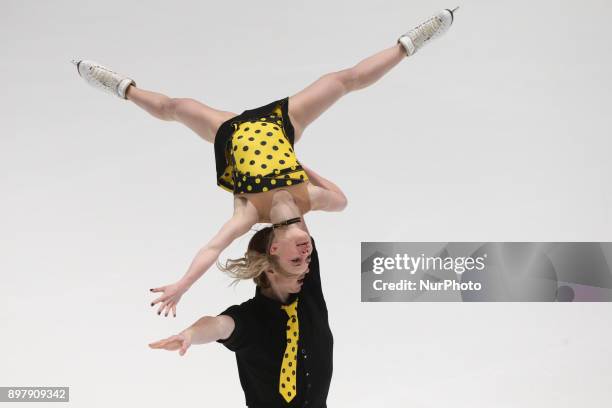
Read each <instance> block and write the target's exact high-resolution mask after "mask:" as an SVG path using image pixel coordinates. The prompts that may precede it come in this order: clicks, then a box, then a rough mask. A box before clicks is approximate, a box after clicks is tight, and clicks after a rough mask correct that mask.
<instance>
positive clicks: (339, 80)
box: [289, 9, 456, 142]
mask: <svg viewBox="0 0 612 408" xmlns="http://www.w3.org/2000/svg"><path fill="white" fill-rule="evenodd" d="M455 10H456V9H455ZM455 10H449V9H445V10H442V11H441V12H439V13H437V14H436V15H434V16H432V17H431V18H429V19H427V20H426V21H425V22H423V23H422V24H420V25H418V26H417V27H415V28H413V29H412V30H410V31H409V32H407V33H405V34H403V35H402V36H400V38H399V39H398V40H397V43H396V44H395V45H394V46H392V47H389V48H386V49H384V50H382V51H380V52H378V53H376V54H374V55H371V56H370V57H368V58H365V59H363V60H362V61H360V62H359V63H358V64H356V65H355V66H353V67H351V68H347V69H343V70H340V71H337V72H331V73H328V74H325V75H323V76H321V77H320V78H319V79H317V80H316V81H315V82H313V83H312V84H311V85H309V86H308V87H306V88H305V89H303V90H302V91H300V92H298V93H297V94H295V95H293V96H291V97H290V98H289V116H290V119H291V121H292V123H293V126H294V128H295V141H296V142H297V141H298V140H299V138H300V137H301V135H302V132H303V131H304V129H305V128H306V127H307V126H308V125H309V124H310V123H312V121H314V120H315V119H316V118H318V117H319V116H320V115H321V114H322V113H323V112H325V111H326V110H327V109H329V107H330V106H332V105H333V104H334V103H335V102H336V101H337V100H338V99H340V97H342V96H343V95H346V94H347V93H349V92H351V91H355V90H358V89H362V88H365V87H367V86H369V85H372V84H373V83H374V82H376V81H378V80H379V79H380V78H381V77H382V76H383V75H385V74H386V73H387V72H389V70H390V69H391V68H393V67H394V66H396V65H397V64H398V63H399V62H400V61H402V60H403V59H404V58H406V57H407V56H411V55H414V53H415V52H416V51H417V50H419V49H420V48H421V47H423V45H424V44H426V43H428V42H429V41H430V40H431V39H434V38H438V37H439V36H441V35H442V34H443V33H444V32H446V30H448V28H449V27H450V26H451V24H452V22H453V19H454V11H455Z"/></svg>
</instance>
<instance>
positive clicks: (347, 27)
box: [0, 0, 612, 408]
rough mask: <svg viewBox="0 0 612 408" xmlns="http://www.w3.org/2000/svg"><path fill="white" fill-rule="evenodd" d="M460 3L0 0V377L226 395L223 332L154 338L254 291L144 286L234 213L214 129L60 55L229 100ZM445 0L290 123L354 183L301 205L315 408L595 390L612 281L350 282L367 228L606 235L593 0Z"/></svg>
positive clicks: (437, 236) (598, 27)
mask: <svg viewBox="0 0 612 408" xmlns="http://www.w3.org/2000/svg"><path fill="white" fill-rule="evenodd" d="M455 5H456V4H454V3H443V2H440V1H437V0H436V1H387V2H384V3H383V2H374V1H369V2H364V1H354V0H352V1H331V2H330V1H327V2H324V1H321V0H312V1H308V2H295V1H294V2H289V1H274V2H273V1H214V2H213V1H176V2H167V1H166V2H128V3H126V2H120V1H115V0H113V1H105V2H86V1H72V2H69V1H53V2H45V1H37V2H36V1H16V0H11V1H7V0H4V1H2V3H1V4H0V45H1V48H2V55H3V56H2V60H1V63H0V73H1V74H2V78H3V82H2V97H1V98H0V112H1V113H0V114H1V115H2V121H1V125H0V126H1V128H0V129H1V132H0V182H1V188H2V190H1V194H2V196H1V200H0V214H1V215H0V217H1V222H0V245H1V250H0V251H1V253H0V274H1V275H0V276H1V278H0V279H1V280H0V288H1V293H0V319H1V329H0V330H1V335H0V385H1V386H10V385H17V386H46V385H56V386H70V390H71V395H70V397H71V402H70V404H69V405H70V406H73V407H107V406H111V405H114V406H138V407H165V406H174V407H177V406H183V407H201V406H209V407H210V406H215V407H216V406H219V407H239V406H243V401H244V397H243V393H242V390H241V388H240V384H239V381H238V375H237V368H236V363H235V359H234V355H233V354H232V353H231V352H229V351H228V350H226V349H225V348H224V347H222V346H220V345H218V344H209V345H202V346H194V347H192V348H191V349H190V350H189V351H188V353H187V355H186V356H185V357H179V356H178V354H176V353H171V352H167V351H161V350H151V349H149V348H148V347H147V344H148V343H149V342H151V341H154V340H157V339H160V338H163V337H166V336H168V335H171V334H174V333H176V332H178V331H180V330H181V329H183V328H185V327H187V326H188V325H189V324H191V323H192V322H193V321H195V320H196V319H197V318H198V317H200V316H202V315H207V314H208V315H214V314H216V313H218V312H220V311H221V310H223V309H225V307H227V306H228V305H231V304H235V303H239V302H241V301H243V300H245V299H247V298H249V297H250V296H252V294H253V290H254V286H253V285H252V283H250V282H243V283H241V284H240V285H239V286H238V288H237V289H232V288H228V287H227V285H228V284H229V283H230V279H229V278H228V277H226V276H225V275H223V274H222V273H221V272H219V271H218V270H217V269H216V268H212V269H211V270H210V271H209V272H207V273H206V274H205V275H204V277H203V278H202V279H201V280H200V281H199V282H198V283H197V284H196V285H195V286H194V287H193V288H192V289H191V290H190V291H189V292H187V294H186V295H185V296H184V297H183V300H182V301H181V303H180V304H179V306H178V316H177V317H176V318H163V317H159V316H158V315H157V314H155V313H154V311H153V310H152V309H151V308H150V307H149V302H150V301H151V300H152V299H153V296H152V295H151V294H150V293H149V292H148V289H149V288H150V287H154V286H160V285H163V284H168V283H172V282H174V281H175V280H176V279H178V278H179V277H180V276H182V274H183V273H184V272H185V270H186V268H187V267H188V265H189V263H190V262H191V259H192V257H193V256H194V255H195V253H196V251H197V250H198V249H199V248H200V247H201V246H202V245H203V244H205V243H206V242H207V241H208V239H210V238H211V237H212V234H214V233H215V232H216V231H217V229H218V228H219V227H220V225H221V224H222V222H223V221H224V220H225V219H226V218H227V217H229V216H230V215H231V211H232V209H231V195H230V194H229V193H227V192H226V191H223V190H222V189H220V188H219V187H217V186H216V183H215V173H214V156H213V147H212V145H211V144H208V143H206V142H205V141H203V140H202V139H200V138H199V137H198V136H197V135H195V133H193V132H191V131H190V130H189V129H188V128H186V127H185V126H183V125H181V124H179V123H176V122H163V121H160V120H158V119H155V118H153V117H152V116H149V115H148V114H147V113H146V112H145V111H143V110H141V109H140V108H138V107H137V106H136V105H134V104H132V103H131V102H129V101H125V100H120V99H119V98H117V97H113V96H110V95H107V94H103V93H102V92H100V91H97V90H95V89H93V88H91V87H89V86H88V85H87V84H85V82H84V81H83V80H82V79H81V78H80V77H79V76H78V74H77V72H76V69H75V67H74V66H73V65H72V64H70V63H69V60H70V59H71V58H77V57H78V58H84V59H93V60H95V61H98V62H100V63H102V64H105V65H107V66H109V67H110V68H112V69H114V70H116V71H119V72H121V73H124V74H126V75H129V76H131V77H132V78H134V79H135V80H136V82H137V84H138V85H139V87H141V88H144V89H149V90H154V91H157V92H162V93H165V94H167V95H169V96H173V97H191V98H195V99H198V100H200V101H202V102H203V103H206V104H208V105H210V106H212V107H215V108H217V109H222V110H227V111H233V112H236V113H240V112H242V111H243V110H245V109H250V108H254V107H257V106H261V105H264V104H267V103H269V102H271V101H273V100H276V99H280V98H282V97H285V96H289V95H293V94H295V93H297V92H298V91H299V90H301V89H302V88H304V87H305V86H307V85H308V84H309V83H311V82H312V81H314V80H316V79H317V78H319V77H320V76H321V75H322V74H324V73H326V72H331V71H335V70H340V69H344V68H348V67H350V66H352V65H354V64H356V63H357V62H359V61H360V60H361V59H363V58H365V57H367V56H369V55H371V54H374V53H375V52H378V51H380V50H382V49H384V48H387V47H389V46H391V45H393V44H394V43H395V41H396V40H397V37H398V36H399V35H400V34H402V33H404V32H406V31H408V30H409V29H410V28H412V27H413V26H415V25H417V24H418V23H420V22H421V21H422V20H424V19H425V18H427V17H429V16H430V15H431V14H433V13H434V12H436V11H438V10H439V9H442V8H445V7H454V6H455ZM459 5H460V6H461V9H460V10H459V11H458V12H457V15H456V20H455V23H454V25H453V27H451V29H450V30H449V32H448V33H447V34H445V36H444V37H442V38H441V39H439V40H436V41H435V42H433V43H432V44H431V45H428V46H426V47H425V48H423V49H422V50H420V51H419V52H418V53H417V54H416V55H415V56H414V57H411V58H407V59H405V60H404V61H402V62H401V63H400V64H399V65H398V66H396V67H395V68H394V69H393V70H392V71H390V72H389V73H388V74H387V75H386V76H385V77H384V78H382V79H381V80H380V81H379V82H377V83H375V84H374V85H372V86H370V87H368V88H366V89H363V90H360V91H357V92H354V93H352V94H349V95H346V96H345V97H344V98H342V99H341V100H340V101H338V102H337V104H335V105H333V106H332V107H331V108H330V109H329V110H328V111H327V112H325V113H324V114H323V115H322V116H321V117H320V118H319V119H318V120H317V121H316V122H314V123H313V124H312V125H311V126H310V127H308V128H307V130H306V131H305V133H304V135H303V137H302V139H301V140H300V142H299V143H298V144H297V145H296V148H297V153H298V158H299V160H300V161H302V162H304V163H305V164H307V165H309V166H311V167H313V168H314V169H315V170H317V171H318V172H320V174H322V175H323V176H325V177H328V178H330V179H331V180H333V181H334V182H336V183H337V184H338V185H339V186H340V187H341V188H342V189H343V190H344V191H345V192H346V194H347V196H348V197H349V206H348V208H347V209H346V210H345V211H344V212H342V213H313V214H309V215H307V217H306V218H307V220H308V224H309V228H310V230H311V232H312V234H313V236H314V238H315V240H316V242H317V247H318V248H319V254H320V263H321V267H322V275H323V285H324V292H325V295H326V297H327V302H328V308H329V311H330V324H331V326H332V330H333V333H334V336H335V351H334V352H335V358H334V367H335V368H334V376H333V379H332V384H331V389H330V394H329V398H328V405H329V406H330V407H372V406H381V407H411V408H416V407H423V408H424V407H446V406H452V407H466V408H467V407H470V408H473V407H490V406H495V407H513V408H514V407H538V408H542V407H577V406H580V407H589V408H590V407H607V406H609V403H610V399H611V398H612V391H611V388H610V387H609V385H610V383H611V381H612V374H611V373H610V363H611V361H612V352H611V351H610V344H611V342H612V330H611V329H610V312H612V304H609V303H607V304H606V303H604V304H586V303H583V304H555V303H546V304H535V303H516V304H513V303H499V304H494V303H483V304H460V303H449V304H436V303H382V304H376V303H361V302H360V288H359V282H360V276H359V272H360V253H359V252H360V242H361V241H479V242H483V241H610V240H611V239H612V235H611V233H610V231H611V227H612V218H611V210H610V208H611V204H612V195H611V193H610V185H611V183H610V181H611V176H610V174H611V171H612V164H611V161H610V160H609V155H610V148H611V145H612V142H611V141H610V124H611V119H610V117H611V115H610V106H611V104H610V102H611V101H610V90H611V85H612V81H611V79H610V72H612V63H611V59H610V47H609V39H610V36H611V35H612V29H611V28H610V24H609V21H610V16H611V15H612V7H611V6H610V3H609V2H606V1H603V0H600V1H594V0H590V1H582V2H578V1H562V2H559V1H538V2H533V1H524V0H521V1H515V2H512V3H508V2H490V1H468V0H464V1H462V2H461V3H460V4H459ZM250 236H251V234H247V235H245V236H244V237H242V238H241V239H239V240H237V241H236V242H234V244H233V245H232V246H231V247H230V248H229V249H228V250H226V251H225V252H224V253H223V254H222V257H221V259H222V260H224V259H226V258H227V257H237V256H240V255H242V254H243V253H244V249H245V248H246V244H247V242H248V239H249V238H250ZM9 405H10V404H3V405H2V406H3V407H4V406H9ZM28 405H29V404H22V405H19V406H20V407H26V406H28ZM33 406H40V405H33Z"/></svg>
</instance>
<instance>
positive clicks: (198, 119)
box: [126, 85, 237, 143]
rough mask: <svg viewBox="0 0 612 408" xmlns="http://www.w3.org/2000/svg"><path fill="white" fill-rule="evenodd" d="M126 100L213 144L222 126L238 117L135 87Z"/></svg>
mask: <svg viewBox="0 0 612 408" xmlns="http://www.w3.org/2000/svg"><path fill="white" fill-rule="evenodd" d="M126 97H127V99H128V100H130V101H132V102H134V103H135V104H136V105H138V106H140V107H141V108H142V109H144V110H146V111H147V112H149V113H150V114H151V115H153V116H154V117H156V118H158V119H161V120H166V121H177V122H180V123H182V124H184V125H185V126H187V127H189V128H190V129H191V130H193V131H194V132H195V133H197V134H198V135H199V136H200V137H201V138H202V139H204V140H207V141H209V142H211V143H214V141H215V134H216V133H217V130H218V129H219V126H220V125H221V124H222V123H223V122H225V121H226V120H228V119H230V118H232V117H234V116H236V115H237V114H236V113H233V112H226V111H220V110H217V109H213V108H211V107H210V106H208V105H205V104H203V103H201V102H199V101H197V100H195V99H191V98H171V97H168V96H166V95H164V94H161V93H157V92H153V91H147V90H144V89H141V88H137V87H135V86H133V85H130V86H129V87H128V89H127V91H126Z"/></svg>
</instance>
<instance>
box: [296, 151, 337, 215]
mask: <svg viewBox="0 0 612 408" xmlns="http://www.w3.org/2000/svg"><path fill="white" fill-rule="evenodd" d="M300 164H301V165H302V168H303V169H304V171H305V172H306V174H307V175H308V178H309V180H310V183H311V184H312V186H310V187H312V189H311V190H310V191H312V197H311V209H312V210H319V211H342V210H344V209H345V208H346V206H347V204H348V199H347V198H346V196H345V195H344V193H343V192H342V190H340V187H338V186H337V185H336V184H334V183H332V182H331V181H329V180H327V179H326V178H324V177H323V176H321V175H320V174H318V173H316V172H315V171H314V170H313V169H311V168H310V167H307V166H305V165H304V163H302V162H300Z"/></svg>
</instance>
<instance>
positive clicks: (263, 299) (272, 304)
mask: <svg viewBox="0 0 612 408" xmlns="http://www.w3.org/2000/svg"><path fill="white" fill-rule="evenodd" d="M299 295H300V294H299V293H290V294H289V298H287V302H285V303H283V302H280V301H278V300H276V299H272V298H269V297H267V296H266V295H264V294H263V293H261V288H260V287H259V286H257V287H256V288H255V299H257V301H258V302H260V303H261V304H263V305H265V306H266V307H269V308H271V309H278V310H281V306H286V305H290V304H291V303H293V302H294V301H295V299H297V298H298V296H299Z"/></svg>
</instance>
